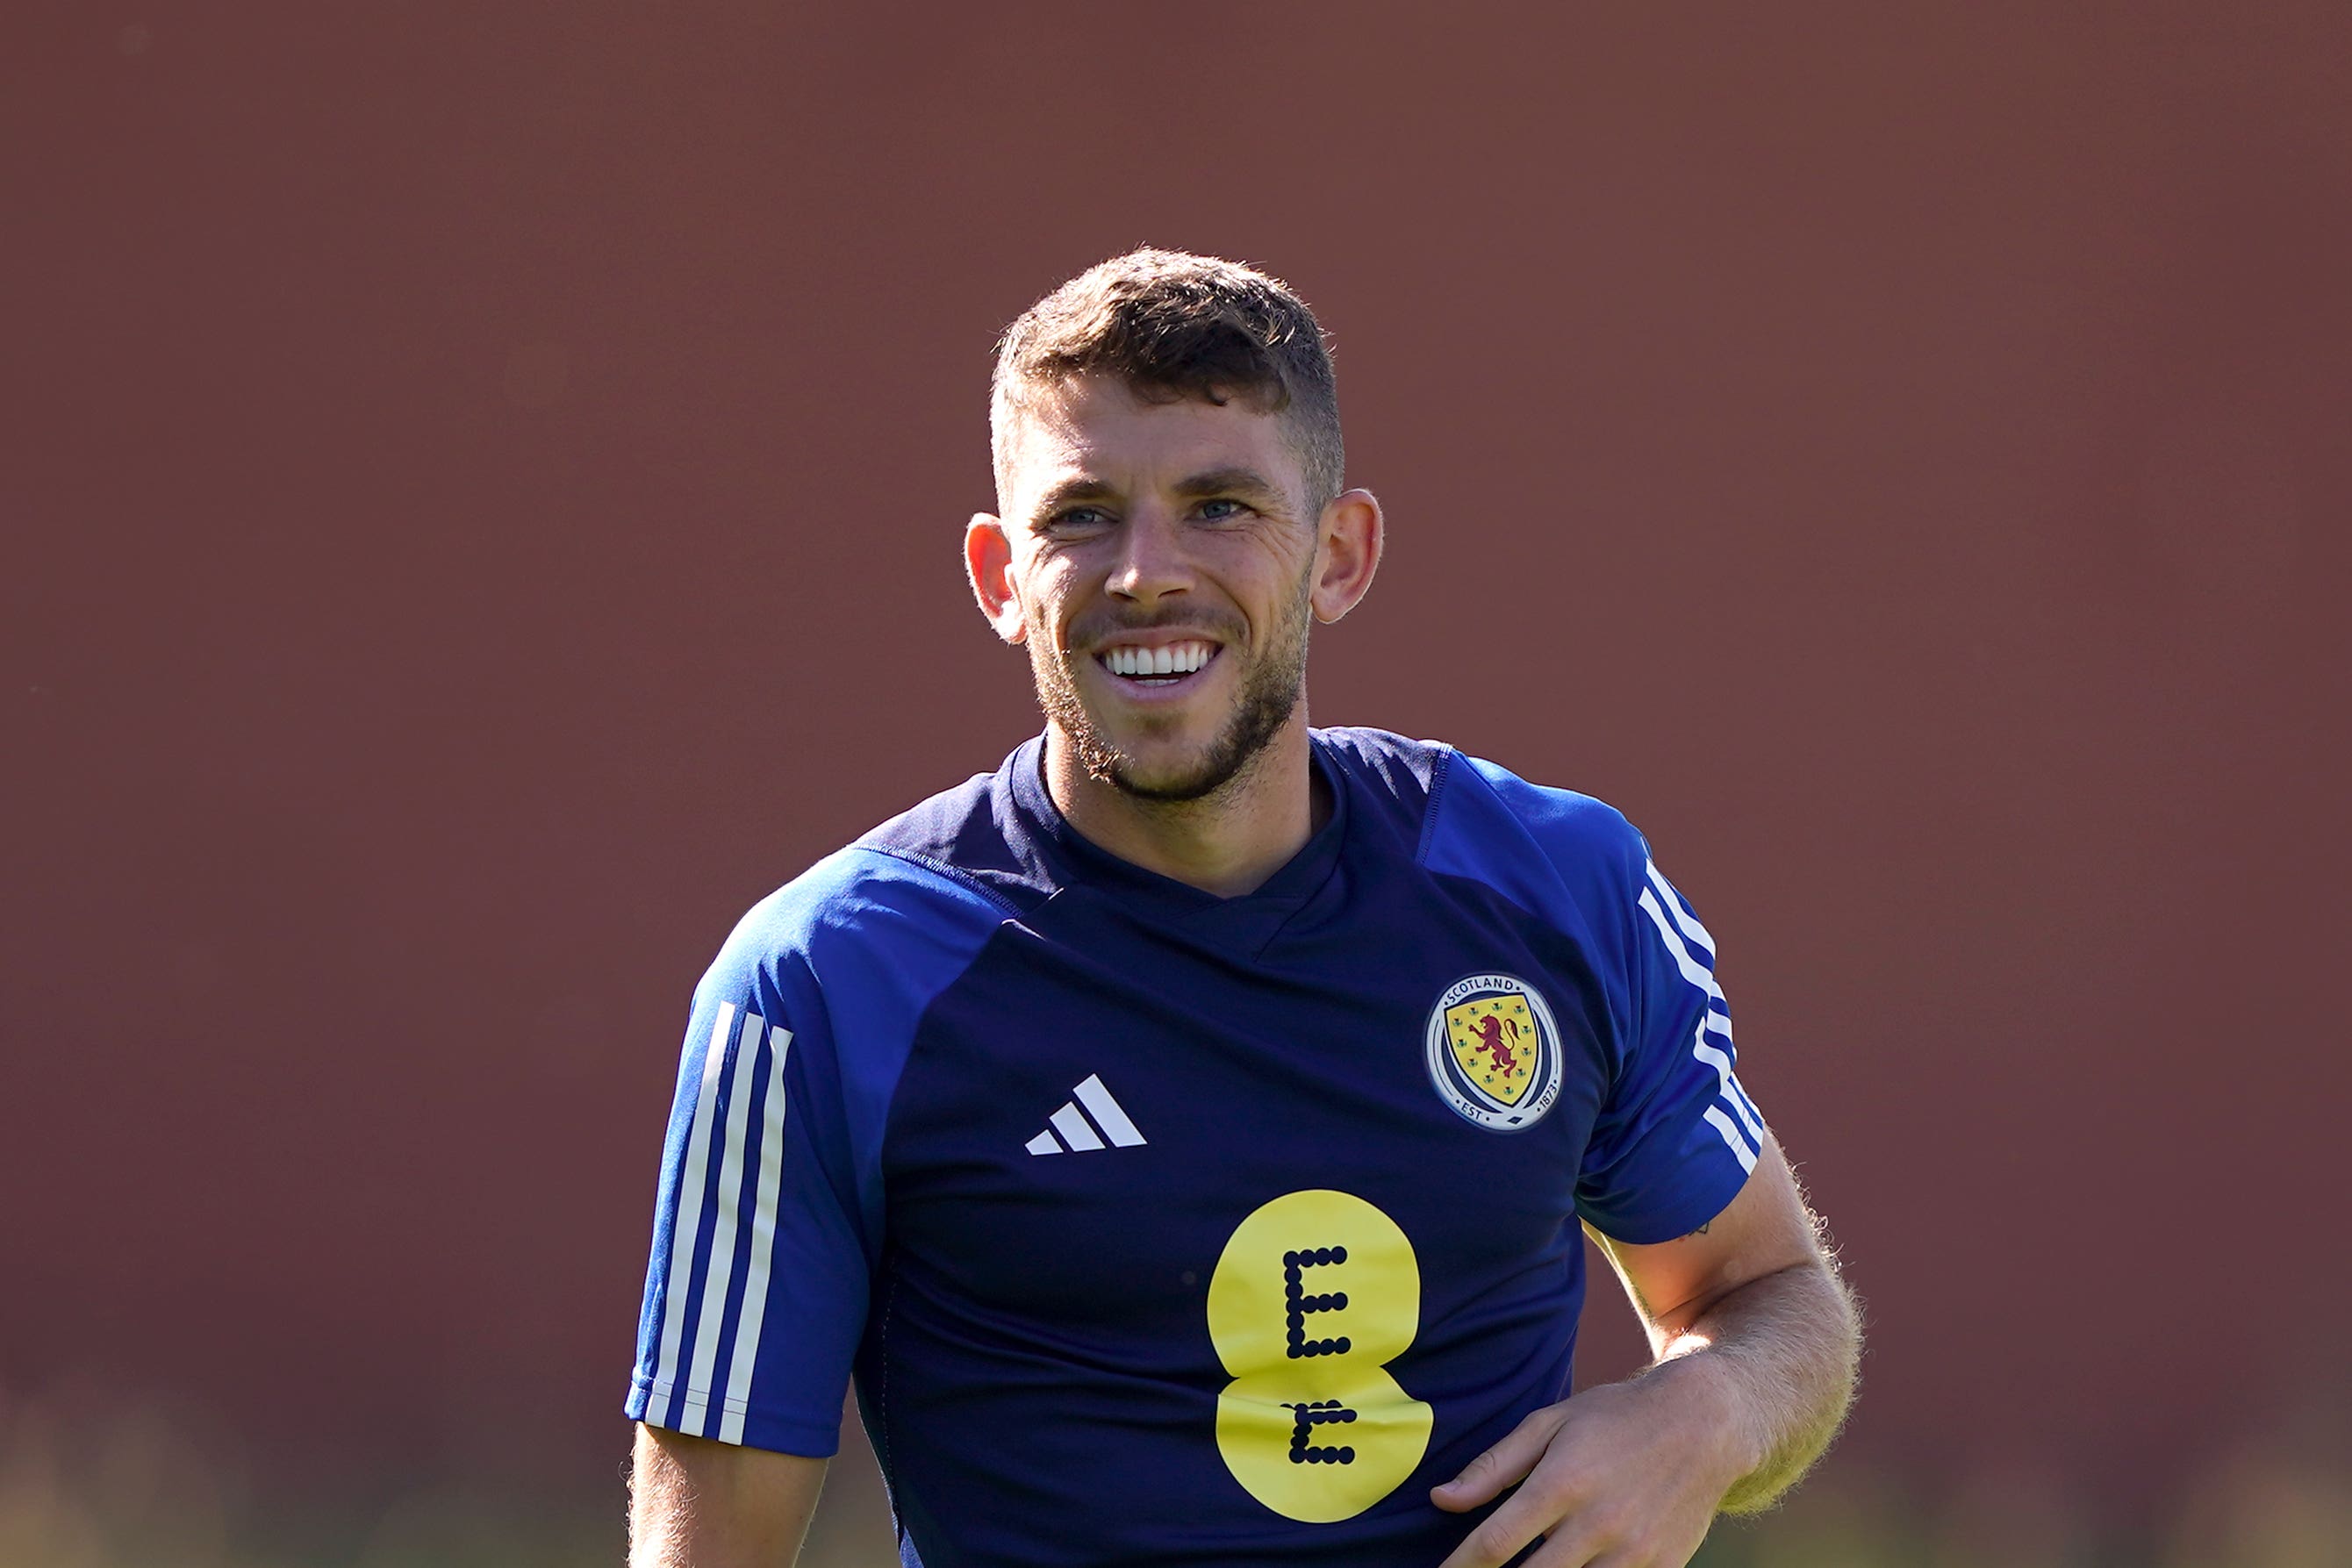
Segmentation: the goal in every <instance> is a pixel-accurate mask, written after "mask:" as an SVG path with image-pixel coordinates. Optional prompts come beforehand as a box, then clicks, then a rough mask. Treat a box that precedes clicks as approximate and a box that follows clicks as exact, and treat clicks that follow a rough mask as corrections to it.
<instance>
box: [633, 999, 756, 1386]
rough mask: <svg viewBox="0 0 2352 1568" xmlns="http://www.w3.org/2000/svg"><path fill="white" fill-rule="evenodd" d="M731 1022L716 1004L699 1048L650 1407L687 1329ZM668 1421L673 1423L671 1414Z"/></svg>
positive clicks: (669, 1381) (729, 1007)
mask: <svg viewBox="0 0 2352 1568" xmlns="http://www.w3.org/2000/svg"><path fill="white" fill-rule="evenodd" d="M734 1022H735V1004H734V1003H732V1002H721V1003H719V1017H718V1019H716V1020H715V1021H713V1022H712V1024H711V1026H710V1042H709V1044H708V1045H706V1046H704V1047H703V1048H702V1088H701V1090H700V1092H698V1094H697V1095H696V1097H695V1102H694V1124H693V1127H692V1129H691V1130H690V1131H689V1132H688V1134H687V1137H686V1161H685V1167H684V1168H683V1169H682V1170H681V1171H680V1172H679V1173H678V1184H677V1208H675V1209H674V1210H672V1211H671V1214H670V1223H669V1266H668V1267H667V1269H666V1270H664V1271H663V1273H662V1295H663V1297H664V1305H663V1308H662V1337H661V1354H660V1355H659V1356H657V1357H656V1359H655V1361H654V1397H653V1404H652V1405H649V1406H647V1408H646V1415H648V1416H651V1415H654V1414H656V1410H655V1408H654V1406H657V1405H661V1404H666V1403H667V1402H668V1401H669V1399H670V1396H672V1395H673V1394H674V1393H675V1392H676V1391H677V1384H678V1364H677V1349H678V1339H679V1337H680V1336H681V1335H682V1334H683V1333H684V1332H685V1328H686V1287H687V1282H688V1276H689V1275H691V1274H692V1273H693V1272H694V1243H695V1239H696V1238H697V1237H698V1235H699V1234H700V1233H701V1229H702V1171H703V1167H704V1166H707V1165H709V1160H710V1122H711V1117H712V1115H713V1113H714V1112H715V1111H716V1110H717V1108H718V1104H719V1066H720V1064H721V1063H722V1062H724V1061H726V1060H727V1037H728V1035H729V1034H730V1032H731V1030H732V1026H733V1025H734ZM671 1419H673V1420H675V1419H677V1417H676V1416H675V1415H673V1416H671Z"/></svg>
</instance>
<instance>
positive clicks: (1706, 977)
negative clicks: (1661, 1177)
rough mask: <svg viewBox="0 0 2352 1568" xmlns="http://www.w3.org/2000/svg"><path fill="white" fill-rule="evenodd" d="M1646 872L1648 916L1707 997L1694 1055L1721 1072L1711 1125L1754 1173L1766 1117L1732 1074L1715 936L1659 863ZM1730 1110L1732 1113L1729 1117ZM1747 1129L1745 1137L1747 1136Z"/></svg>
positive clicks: (1728, 1007) (1693, 1045)
mask: <svg viewBox="0 0 2352 1568" xmlns="http://www.w3.org/2000/svg"><path fill="white" fill-rule="evenodd" d="M1643 869H1644V870H1645V871H1647V872H1648V873H1649V878H1650V885H1649V886H1648V887H1645V888H1643V890H1642V897H1641V904H1642V913H1643V914H1644V915H1648V916H1649V917H1650V924H1651V925H1654V926H1656V927H1657V928H1658V935H1659V936H1661V937H1663V938H1664V941H1665V944H1666V951H1667V952H1668V953H1669V954H1670V955H1672V956H1673V957H1674V960H1675V968H1677V969H1679V970H1681V971H1682V977H1683V978H1684V979H1685V980H1688V981H1689V982H1690V983H1691V984H1692V985H1694V986H1696V987H1697V988H1699V989H1700V990H1701V991H1703V992H1705V993H1706V1010H1705V1011H1704V1012H1702V1013H1701V1014H1700V1015H1699V1024H1698V1028H1697V1029H1696V1030H1695V1031H1693V1033H1692V1035H1691V1054H1692V1055H1693V1056H1695V1057H1696V1058H1697V1059H1698V1060H1699V1061H1702V1062H1704V1063H1706V1065H1707V1066H1709V1067H1711V1068H1713V1069H1715V1076H1716V1103H1714V1104H1712V1105H1709V1106H1708V1107H1707V1108H1706V1113H1705V1114H1706V1124H1707V1125H1708V1126H1710V1127H1713V1128H1714V1129H1715V1130H1716V1131H1717V1133H1718V1134H1721V1135H1722V1137H1723V1141H1724V1144H1725V1145H1726V1146H1727V1147H1728V1148H1729V1149H1730V1150H1731V1152H1732V1154H1733V1155H1735V1156H1737V1157H1738V1161H1739V1168H1740V1169H1741V1170H1743V1171H1749V1172H1752V1171H1754V1170H1755V1169H1756V1155H1757V1152H1758V1151H1759V1150H1760V1149H1761V1148H1763V1146H1764V1119H1763V1118H1762V1117H1761V1116H1759V1115H1758V1114H1757V1113H1756V1106H1755V1104H1754V1103H1753V1102H1751V1101H1750V1100H1749V1099H1748V1091H1746V1090H1745V1089H1742V1088H1741V1087H1740V1086H1739V1080H1738V1077H1736V1076H1735V1075H1734V1074H1733V1072H1732V1067H1731V1061H1732V1058H1731V1049H1732V1048H1731V1004H1730V1003H1728V1002H1727V1001H1725V1000H1724V999H1723V988H1722V987H1721V986H1718V985H1717V984H1716V983H1715V969H1714V963H1715V937H1714V936H1712V935H1711V934H1710V933H1709V932H1708V931H1707V928H1706V926H1704V925H1700V924H1699V923H1698V916H1697V915H1693V914H1692V913H1691V912H1690V911H1689V910H1687V909H1685V908H1684V907H1683V901H1682V897H1681V895H1680V894H1677V893H1675V890H1674V886H1673V884H1672V883H1668V882H1667V881H1666V879H1665V878H1664V877H1663V876H1661V875H1660V874H1659V873H1658V868H1657V867H1656V866H1655V865H1654V864H1647V863H1645V865H1644V867H1643ZM1670 916H1671V918H1669V917H1670ZM1694 945H1696V946H1697V947H1698V948H1699V949H1700V950H1701V951H1702V952H1704V953H1705V954H1706V962H1705V963H1701V962H1700V961H1699V960H1698V959H1697V958H1696V956H1693V955H1692V953H1691V947H1692V946H1694ZM1710 1034H1714V1035H1718V1036H1720V1037H1721V1038H1722V1040H1723V1043H1722V1044H1721V1045H1720V1046H1717V1045H1713V1044H1710V1043H1708V1040H1707V1038H1706V1037H1707V1036H1708V1035H1710ZM1726 1108H1728V1109H1729V1111H1730V1114H1729V1115H1726V1114H1725V1113H1724V1112H1725V1110H1726ZM1735 1118H1736V1119H1737V1124H1736V1125H1735ZM1743 1129H1745V1132H1746V1135H1745V1136H1742V1135H1741V1134H1742V1130H1743Z"/></svg>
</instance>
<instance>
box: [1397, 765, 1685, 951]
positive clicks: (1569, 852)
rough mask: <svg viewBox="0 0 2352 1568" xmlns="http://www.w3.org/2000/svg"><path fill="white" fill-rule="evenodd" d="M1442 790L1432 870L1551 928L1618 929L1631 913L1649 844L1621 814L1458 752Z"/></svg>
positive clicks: (1427, 840) (1427, 857) (1432, 837)
mask: <svg viewBox="0 0 2352 1568" xmlns="http://www.w3.org/2000/svg"><path fill="white" fill-rule="evenodd" d="M1442 785H1443V787H1442V789H1440V790H1439V792H1438V794H1437V798H1436V799H1435V800H1434V801H1433V804H1432V808H1431V810H1430V814H1429V822H1428V827H1427V830H1426V831H1425V834H1424V836H1423V853H1422V859H1423V864H1424V865H1425V866H1426V867H1427V868H1428V869H1429V870H1430V871H1432V872H1433V873H1439V874H1450V875H1454V876H1462V877H1467V878H1469V879H1471V880H1473V881H1476V882H1480V883H1486V885H1488V886H1489V887H1492V888H1493V889H1495V891H1496V892H1498V893H1500V894H1504V895H1505V896H1506V897H1507V898H1510V899H1511V900H1512V901H1513V902H1515V903H1517V904H1520V905H1521V906H1522V907H1524V908H1526V909H1528V911H1529V912H1530V913H1534V914H1538V915H1546V916H1548V917H1550V918H1552V919H1553V920H1554V922H1555V923H1560V922H1562V921H1564V920H1567V919H1569V918H1570V917H1571V916H1572V917H1573V920H1574V923H1575V924H1577V925H1588V926H1590V925H1595V924H1598V925H1601V926H1603V927H1614V926H1616V925H1619V924H1620V923H1621V922H1622V917H1623V915H1625V914H1627V913H1629V910H1630V904H1631V901H1632V900H1633V897H1634V896H1635V894H1636V893H1637V890H1638V888H1639V886H1640V883H1641V882H1642V880H1643V867H1644V866H1646V865H1647V864H1648V862H1649V845H1648V843H1647V842H1646V841H1644V840H1643V837H1642V835H1641V833H1640V832H1639V831H1636V830H1635V828H1634V827H1633V823H1631V822H1629V821H1626V820H1625V816H1624V813H1622V812H1621V811H1619V810H1617V808H1615V807H1614V806H1612V805H1610V804H1609V803H1608V802H1607V801H1605V800H1596V799H1594V798H1593V797H1592V796H1591V795H1586V794H1581V793H1580V792H1578V791H1577V790H1574V789H1559V788H1556V787H1554V786H1551V785H1546V784H1535V783H1530V782H1529V781H1528V780H1527V779H1522V778H1520V777H1519V776H1518V775H1517V774H1516V773H1514V772H1512V771H1511V770H1510V769H1509V768H1504V767H1502V766H1501V765H1500V764H1498V763H1494V762H1489V761H1487V760H1486V758H1479V757H1471V756H1468V755H1466V754H1465V753H1462V752H1454V753H1453V754H1452V757H1451V759H1450V761H1449V764H1448V766H1447V767H1446V768H1445V769H1444V773H1443V775H1442ZM1596 916H1598V917H1599V918H1598V920H1597V921H1596Z"/></svg>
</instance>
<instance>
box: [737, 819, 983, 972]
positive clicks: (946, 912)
mask: <svg viewBox="0 0 2352 1568" xmlns="http://www.w3.org/2000/svg"><path fill="white" fill-rule="evenodd" d="M992 779H993V776H992V775H989V774H982V775H979V776H977V777H975V778H973V779H968V780H966V781H965V782H964V783H962V784H960V785H958V786H956V787H955V788H953V789H946V790H942V791H941V792H940V793H939V794H937V795H934V796H932V797H931V798H930V799H929V800H925V801H924V802H922V803H921V804H920V805H919V806H916V807H915V808H914V809H912V810H908V811H905V812H902V813H900V814H899V815H898V816H896V817H893V818H891V819H890V820H889V821H887V822H884V823H882V824H881V825H880V826H879V827H877V828H875V829H874V830H873V831H870V832H868V833H866V834H864V835H863V836H861V837H860V838H859V839H858V840H857V841H856V842H855V843H852V844H850V845H848V846H846V847H845V848H843V849H840V850H836V851H835V852H833V853H832V854H829V855H827V856H825V857H824V859H823V860H821V861H818V862H816V863H815V864H814V865H812V866H810V867H809V868H808V869H807V870H806V871H804V872H803V873H801V874H800V875H798V876H796V877H794V878H793V879H792V881H790V882H788V883H784V885H783V886H782V887H780V888H778V889H776V890H775V891H774V892H773V893H771V894H768V895H767V896H766V897H765V898H762V899H761V900H760V901H759V902H758V903H757V904H753V905H752V906H751V909H750V910H749V911H747V912H746V913H745V914H744V915H743V917H742V918H741V919H740V920H739V921H737V922H736V924H735V927H734V929H733V930H732V931H731V932H730V933H729V935H728V937H727V940H726V942H725V943H724V944H723V945H722V946H720V948H719V956H718V959H717V961H716V962H714V963H713V964H712V965H711V967H710V971H709V974H708V975H707V976H706V977H705V979H704V982H703V983H704V985H705V986H706V987H714V986H715V987H718V988H721V989H723V990H729V991H733V990H740V989H743V988H751V987H757V986H759V985H761V982H765V985H766V986H767V987H768V988H773V989H776V990H779V991H782V992H784V993H786V994H790V993H791V992H793V991H794V990H796V989H799V988H802V987H804V986H806V985H809V984H811V983H815V984H818V985H821V986H824V987H825V988H835V986H837V985H838V984H839V983H840V982H842V981H843V980H844V979H845V978H847V977H850V976H852V975H863V974H866V973H868V972H871V971H876V970H880V971H882V972H886V973H887V972H889V971H892V970H898V971H903V972H905V973H907V974H908V977H913V976H914V975H917V974H921V973H929V972H937V971H942V970H952V969H955V968H958V967H961V964H962V963H963V962H965V961H968V960H969V958H970V956H971V954H972V953H974V952H976V951H977V950H978V948H979V946H981V944H982V943H983V942H985V941H986V940H987V938H988V936H989V935H990V934H991V933H992V932H993V931H994V930H995V928H996V927H997V926H998V925H1001V924H1003V922H1004V921H1005V920H1006V919H1007V918H1009V917H1011V916H1013V915H1015V914H1017V913H1018V912H1019V909H1020V907H1021V900H1020V899H1019V898H1018V897H1017V896H1016V894H1018V893H1019V892H1020V891H1021V890H1022V889H1023V888H1024V886H1025V885H1026V883H1025V880H1024V867H1023V865H1022V864H1021V858H1020V857H1019V856H1018V855H1017V854H1015V853H1014V852H1013V851H1012V849H1011V848H1010V847H1009V846H1008V844H1007V841H1006V835H1005V834H1004V833H1003V831H1000V830H999V829H998V828H997V827H996V826H995V825H994V816H995V809H994V807H993V805H992V800H991V796H992V789H991V785H992ZM861 988H862V987H861Z"/></svg>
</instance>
